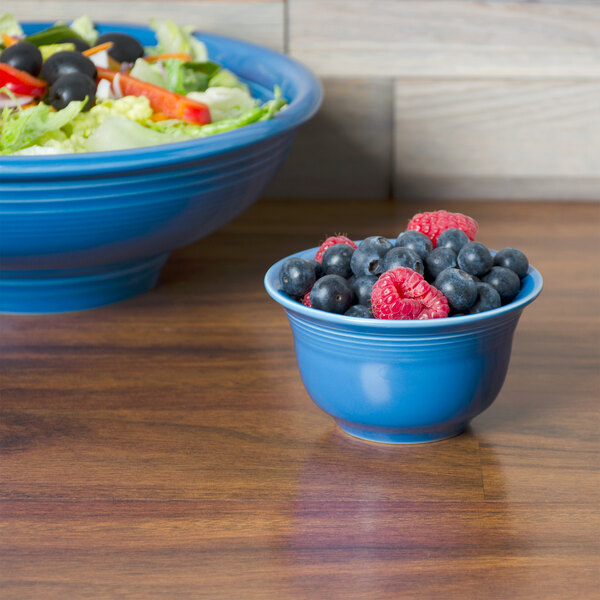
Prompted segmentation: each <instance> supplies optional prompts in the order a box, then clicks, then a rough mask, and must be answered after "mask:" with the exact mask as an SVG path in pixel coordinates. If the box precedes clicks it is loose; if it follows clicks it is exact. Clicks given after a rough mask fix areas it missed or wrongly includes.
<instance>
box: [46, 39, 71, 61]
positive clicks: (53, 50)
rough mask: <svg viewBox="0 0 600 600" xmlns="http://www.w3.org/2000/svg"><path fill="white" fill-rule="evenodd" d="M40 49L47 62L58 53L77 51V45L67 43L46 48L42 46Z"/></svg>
mask: <svg viewBox="0 0 600 600" xmlns="http://www.w3.org/2000/svg"><path fill="white" fill-rule="evenodd" d="M39 48H40V52H41V54H42V59H43V60H47V59H48V58H50V57H51V56H52V55H53V54H56V53H57V52H64V51H65V50H75V44H73V43H71V42H65V43H63V44H46V45H45V46H40V47H39Z"/></svg>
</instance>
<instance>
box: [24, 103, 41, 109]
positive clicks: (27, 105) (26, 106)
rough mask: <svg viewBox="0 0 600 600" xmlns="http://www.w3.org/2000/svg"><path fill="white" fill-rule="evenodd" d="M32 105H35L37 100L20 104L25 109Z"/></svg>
mask: <svg viewBox="0 0 600 600" xmlns="http://www.w3.org/2000/svg"><path fill="white" fill-rule="evenodd" d="M32 106H37V102H28V103H27V104H21V108H22V109H23V110H25V109H26V108H31V107H32Z"/></svg>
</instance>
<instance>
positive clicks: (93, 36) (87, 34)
mask: <svg viewBox="0 0 600 600" xmlns="http://www.w3.org/2000/svg"><path fill="white" fill-rule="evenodd" d="M71 29H72V30H73V31H74V32H75V33H76V34H77V35H79V36H80V37H81V38H83V39H84V40H85V41H86V42H87V43H88V44H89V45H90V46H93V45H94V44H95V43H96V40H97V39H98V31H97V30H96V27H95V26H94V23H93V21H92V19H90V17H88V16H87V15H83V16H81V17H77V19H75V20H74V21H73V22H72V23H71Z"/></svg>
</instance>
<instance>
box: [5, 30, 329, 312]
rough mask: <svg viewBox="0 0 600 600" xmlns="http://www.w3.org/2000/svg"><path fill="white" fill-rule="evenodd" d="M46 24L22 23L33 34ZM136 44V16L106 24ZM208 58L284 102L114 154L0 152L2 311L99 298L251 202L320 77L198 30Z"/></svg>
mask: <svg viewBox="0 0 600 600" xmlns="http://www.w3.org/2000/svg"><path fill="white" fill-rule="evenodd" d="M49 25H50V24H49V23H29V24H26V25H25V26H24V29H25V31H26V33H33V32H35V31H38V30H40V29H43V28H45V27H48V26H49ZM98 29H99V31H100V32H106V31H121V32H124V33H128V34H130V35H133V36H135V37H136V38H137V39H139V40H140V41H141V42H142V44H144V45H152V44H155V43H156V40H155V37H154V33H153V32H152V31H151V30H150V29H148V28H146V27H141V26H124V25H116V24H102V25H99V26H98ZM198 37H199V39H201V40H202V41H203V42H204V43H205V44H206V46H207V48H208V51H209V55H210V57H211V59H212V60H214V61H216V62H219V63H220V64H222V65H224V66H225V67H227V68H229V69H231V70H232V71H234V72H235V73H236V74H237V75H238V76H239V77H240V78H241V79H242V80H244V81H245V82H246V83H248V85H249V86H250V87H251V89H252V93H253V95H254V96H255V97H258V98H259V99H260V100H261V101H265V100H268V99H270V98H271V97H272V94H273V87H274V86H275V85H278V86H279V87H280V88H281V91H282V93H283V96H284V97H285V98H286V100H287V101H288V103H289V106H288V107H287V109H286V110H284V111H281V112H280V113H279V114H278V115H276V117H275V118H274V119H272V120H270V121H263V122H259V123H254V124H252V125H248V126H246V127H244V128H241V129H238V130H235V131H232V132H228V133H223V134H219V135H216V136H214V137H209V138H204V139H200V140H192V141H187V142H180V143H176V144H168V145H162V146H153V147H148V148H142V149H134V150H124V151H117V152H101V153H99V152H96V153H89V154H75V155H57V156H44V157H34V156H5V157H0V261H1V262H0V311H2V312H14V313H52V312H64V311H71V310H79V309H84V308H91V307H95V306H101V305H104V304H108V303H110V302H115V301H118V300H122V299H124V298H127V297H130V296H133V295H135V294H139V293H141V292H144V291H146V290H148V289H149V288H151V287H152V286H153V285H154V284H155V282H156V281H157V278H158V275H159V272H160V269H161V267H162V265H163V264H164V263H165V261H166V260H167V258H168V256H169V253H170V252H171V251H173V250H175V249H176V248H180V247H182V246H185V245H187V244H189V243H191V242H193V241H195V240H198V239H200V238H202V237H204V236H206V235H208V234H210V233H212V232H213V231H215V230H217V229H218V228H219V227H221V226H222V225H224V224H226V223H228V222H229V221H231V220H232V219H234V218H235V217H237V216H238V215H239V214H241V213H242V212H243V211H244V210H246V209H247V208H248V207H249V206H250V205H252V204H253V203H254V202H255V201H256V200H257V199H258V197H259V196H260V195H261V193H262V192H263V190H264V189H265V187H266V185H267V184H268V183H269V181H270V180H271V179H272V178H273V176H274V174H275V172H276V171H277V169H278V168H279V166H280V165H281V163H282V162H283V159H284V158H285V156H286V153H287V152H288V150H289V148H290V146H291V144H292V141H293V138H294V134H295V130H296V129H297V127H298V126H299V125H300V124H301V123H303V122H304V121H306V120H308V119H309V118H310V117H311V116H312V115H313V114H314V113H315V112H316V110H317V108H318V107H319V104H320V102H321V97H322V88H321V85H320V83H319V82H318V80H317V79H316V78H315V77H314V76H313V75H312V74H311V73H310V72H309V71H308V70H307V69H306V68H304V67H303V66H302V65H300V64H299V63H297V62H295V61H294V60H292V59H290V58H288V57H286V56H284V55H283V54H280V53H278V52H275V51H273V50H269V49H266V48H262V47H260V46H256V45H254V44H251V43H248V42H243V41H240V40H236V39H231V38H227V37H223V36H218V35H209V34H204V33H201V34H198Z"/></svg>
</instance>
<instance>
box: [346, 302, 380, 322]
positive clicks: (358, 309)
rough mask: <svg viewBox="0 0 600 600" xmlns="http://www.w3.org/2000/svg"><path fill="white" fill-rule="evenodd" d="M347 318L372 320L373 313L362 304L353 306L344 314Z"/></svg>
mask: <svg viewBox="0 0 600 600" xmlns="http://www.w3.org/2000/svg"><path fill="white" fill-rule="evenodd" d="M344 314H345V315H346V316H347V317H361V318H363V319H372V318H373V313H372V312H371V309H370V308H369V307H368V306H363V305H362V304H354V305H353V306H351V307H350V308H349V309H348V310H347V311H346V312H345V313H344Z"/></svg>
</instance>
